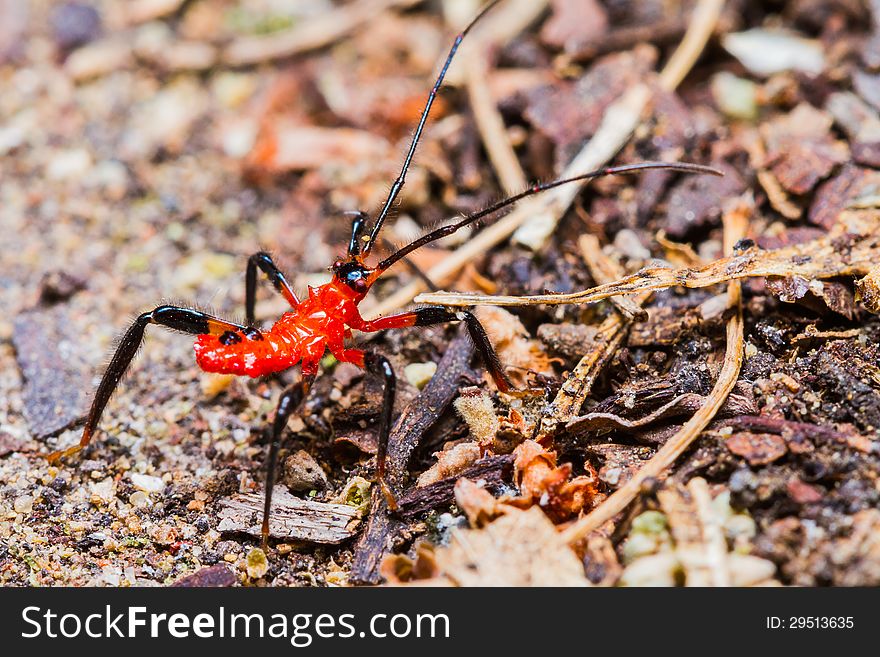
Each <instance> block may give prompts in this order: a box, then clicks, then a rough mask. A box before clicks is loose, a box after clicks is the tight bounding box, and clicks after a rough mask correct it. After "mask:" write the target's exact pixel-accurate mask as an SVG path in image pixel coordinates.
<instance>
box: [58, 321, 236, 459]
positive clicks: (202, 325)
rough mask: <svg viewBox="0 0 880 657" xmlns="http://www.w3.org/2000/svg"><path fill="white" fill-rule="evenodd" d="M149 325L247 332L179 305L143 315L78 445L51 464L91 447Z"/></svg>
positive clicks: (104, 381)
mask: <svg viewBox="0 0 880 657" xmlns="http://www.w3.org/2000/svg"><path fill="white" fill-rule="evenodd" d="M150 324H157V325H159V326H164V327H166V328H169V329H172V330H175V331H182V332H183V333H190V334H193V335H204V334H212V335H222V334H223V333H225V332H227V331H241V330H244V329H245V327H244V326H240V325H238V324H234V323H232V322H227V321H226V320H223V319H219V318H217V317H214V316H212V315H207V314H205V313H203V312H200V311H198V310H192V309H190V308H181V307H179V306H158V307H157V308H155V309H154V310H152V311H150V312H147V313H143V314H142V315H140V316H139V317H138V318H137V319H136V320H135V321H134V323H133V324H132V325H131V326H130V327H129V328H128V330H127V331H126V332H125V334H124V335H123V336H122V340H120V342H119V346H118V347H117V348H116V353H114V354H113V358H112V359H111V360H110V364H109V365H108V366H107V370H106V371H105V372H104V376H103V377H102V378H101V383H100V384H99V385H98V390H97V391H96V392H95V398H94V399H93V400H92V406H91V408H90V409H89V414H88V416H87V417H86V424H85V427H84V428H83V433H82V438H81V439H80V441H79V444H78V445H74V446H73V447H70V448H68V449H65V450H59V451H56V452H52V453H51V454H50V455H49V456H48V459H49V462H50V463H57V462H58V461H60V460H61V459H63V458H65V457H68V456H71V455H73V454H76V453H77V452H78V451H80V450H81V449H83V448H84V447H85V446H86V445H88V444H89V441H90V440H91V438H92V434H93V433H94V432H95V429H97V427H98V422H99V421H100V420H101V414H102V413H103V412H104V407H105V406H107V402H108V401H110V397H111V396H112V395H113V391H114V390H116V386H118V385H119V381H120V380H121V379H122V377H123V376H124V375H125V372H126V370H127V369H128V366H129V365H131V361H132V360H133V359H134V357H135V354H137V352H138V349H140V346H141V344H142V343H143V341H144V332H145V331H146V328H147V326H148V325H150Z"/></svg>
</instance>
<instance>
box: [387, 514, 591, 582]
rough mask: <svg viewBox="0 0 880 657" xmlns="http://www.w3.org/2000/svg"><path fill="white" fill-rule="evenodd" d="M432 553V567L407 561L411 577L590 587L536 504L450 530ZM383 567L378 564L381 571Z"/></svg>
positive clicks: (574, 559)
mask: <svg viewBox="0 0 880 657" xmlns="http://www.w3.org/2000/svg"><path fill="white" fill-rule="evenodd" d="M432 557H433V559H432V561H433V564H434V565H435V567H434V568H427V567H424V566H421V565H420V564H419V560H417V561H416V562H415V564H413V567H412V570H411V573H412V578H411V581H415V582H416V583H418V584H425V585H440V586H443V585H452V586H590V582H589V581H588V580H587V578H586V577H585V576H584V568H583V565H582V564H581V561H580V559H578V557H577V555H575V553H574V552H573V551H572V549H571V548H570V547H568V546H567V545H566V544H565V543H564V542H563V541H562V540H560V538H559V534H558V533H557V532H556V528H555V527H554V526H553V523H552V522H550V520H549V519H548V518H547V516H545V515H544V513H543V512H542V511H541V510H540V509H538V508H537V507H532V508H531V509H527V510H525V511H519V510H517V509H510V510H509V511H508V512H507V513H506V514H505V515H503V516H501V517H500V518H498V520H495V521H494V522H492V523H490V524H489V525H488V526H486V527H485V528H484V529H455V530H453V532H452V538H451V539H450V543H449V546H448V547H441V548H437V549H436V551H435V552H434V554H433V555H432ZM423 558H424V557H422V559H423ZM391 559H394V560H395V562H397V559H395V558H394V557H392V558H391ZM386 563H388V560H386ZM419 569H421V570H423V571H425V570H433V572H434V573H435V576H433V577H430V578H427V579H418V575H417V571H418V570H419ZM388 570H391V568H390V567H389V568H387V569H386V568H385V564H383V571H385V572H388Z"/></svg>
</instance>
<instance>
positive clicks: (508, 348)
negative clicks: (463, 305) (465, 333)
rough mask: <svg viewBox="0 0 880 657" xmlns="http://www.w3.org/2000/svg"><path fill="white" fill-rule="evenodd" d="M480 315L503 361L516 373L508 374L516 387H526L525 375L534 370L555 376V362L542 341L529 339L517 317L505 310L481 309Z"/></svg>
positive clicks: (477, 312) (479, 309)
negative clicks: (542, 344)
mask: <svg viewBox="0 0 880 657" xmlns="http://www.w3.org/2000/svg"><path fill="white" fill-rule="evenodd" d="M476 315H477V317H478V318H479V320H480V322H482V324H483V327H484V328H485V329H486V332H487V333H488V334H489V337H490V338H491V339H492V342H493V343H494V344H495V350H496V351H497V352H498V357H499V358H500V359H501V362H502V363H504V364H505V365H506V366H507V367H508V368H510V369H512V370H513V371H511V372H508V374H509V376H510V377H511V378H512V379H513V381H514V383H515V384H517V385H518V386H519V387H522V386H523V384H524V383H525V381H524V377H525V374H526V373H527V372H530V371H531V372H537V373H539V374H553V365H552V363H553V361H554V359H553V358H551V357H550V356H548V355H547V353H546V352H545V351H544V349H543V347H542V346H541V343H540V342H538V341H537V340H533V339H532V338H531V337H529V332H528V331H527V330H526V327H525V326H523V324H522V322H521V321H520V320H519V318H518V317H516V315H513V314H512V313H509V312H507V311H506V310H504V309H503V308H477V310H476ZM518 370H519V371H518Z"/></svg>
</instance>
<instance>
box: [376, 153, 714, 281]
mask: <svg viewBox="0 0 880 657" xmlns="http://www.w3.org/2000/svg"><path fill="white" fill-rule="evenodd" d="M645 169H669V170H672V171H681V172H683V173H708V174H711V175H714V176H722V175H724V174H723V173H722V172H721V171H719V170H718V169H713V168H712V167H707V166H703V165H702V164H693V163H690V162H639V163H638V164H624V165H622V166H617V167H606V168H604V169H597V170H596V171H590V172H589V173H583V174H581V175H579V176H573V177H571V178H562V179H560V180H553V181H551V182H547V183H542V184H540V185H534V186H533V187H530V188H529V189H527V190H525V191H524V192H520V193H519V194H514V195H513V196H510V197H508V198H506V199H503V200H501V201H498V202H497V203H493V204H492V205H490V206H489V207H488V208H485V209H484V210H480V211H479V212H475V213H473V214H469V215H467V216H466V217H464V218H462V219H461V220H460V221H457V222H455V223H454V224H449V225H448V226H443V227H441V228H438V229H437V230H434V231H431V232H430V233H428V234H427V235H423V236H422V237H420V238H419V239H417V240H416V241H414V242H412V243H411V244H407V245H406V246H404V247H403V248H402V249H400V250H399V251H397V252H396V253H393V254H392V255H390V256H388V257H387V258H385V260H383V261H382V262H380V263H379V266H378V269H379V270H380V271H381V270H385V269H388V268H389V267H390V266H391V265H393V264H394V263H395V262H397V261H398V260H400V259H401V258H403V257H406V256H407V255H409V254H410V253H412V252H413V251H415V250H416V249H418V248H421V247H423V246H425V244H429V243H431V242H433V241H435V240H439V239H441V238H443V237H446V236H447V235H452V234H453V233H454V232H456V231H457V230H459V229H461V228H464V227H465V226H467V225H469V224H472V223H474V222H475V221H478V220H480V219H482V218H483V217H486V216H488V215H491V214H494V213H495V212H498V211H499V210H503V209H504V208H506V207H509V206H511V205H513V204H514V203H516V202H517V201H520V200H522V199H524V198H526V197H527V196H532V195H534V194H539V193H540V192H544V191H547V190H548V189H553V188H554V187H559V186H560V185H566V184H568V183H571V182H576V181H578V180H590V179H591V178H600V177H602V176H611V175H616V174H625V173H636V172H638V171H643V170H645Z"/></svg>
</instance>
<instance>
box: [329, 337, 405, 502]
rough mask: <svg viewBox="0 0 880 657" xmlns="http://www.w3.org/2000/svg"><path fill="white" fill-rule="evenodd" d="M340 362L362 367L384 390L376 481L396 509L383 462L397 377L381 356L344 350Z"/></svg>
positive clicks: (386, 454)
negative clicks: (381, 384) (378, 380)
mask: <svg viewBox="0 0 880 657" xmlns="http://www.w3.org/2000/svg"><path fill="white" fill-rule="evenodd" d="M337 357H338V359H339V360H340V361H342V362H346V363H354V364H355V365H357V366H358V367H362V368H363V369H364V370H365V371H366V372H367V373H368V374H372V375H373V376H377V377H380V378H381V379H382V381H383V383H384V384H385V385H384V388H383V392H382V415H381V416H380V418H379V443H378V449H377V451H376V480H377V481H378V482H379V485H380V486H381V487H382V493H383V494H384V495H385V499H386V501H387V502H388V506H389V507H390V508H391V509H392V510H395V509H397V501H396V500H395V498H394V493H393V491H392V490H391V487H390V486H389V485H388V482H387V481H386V479H385V461H386V458H387V456H388V438H389V436H390V435H391V416H392V413H393V411H394V393H395V390H396V389H397V377H396V376H395V375H394V368H392V367H391V363H389V362H388V359H387V358H385V356H383V355H381V354H377V353H375V352H372V351H362V350H360V349H345V350H344V351H343V352H342V353H340V354H337Z"/></svg>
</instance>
